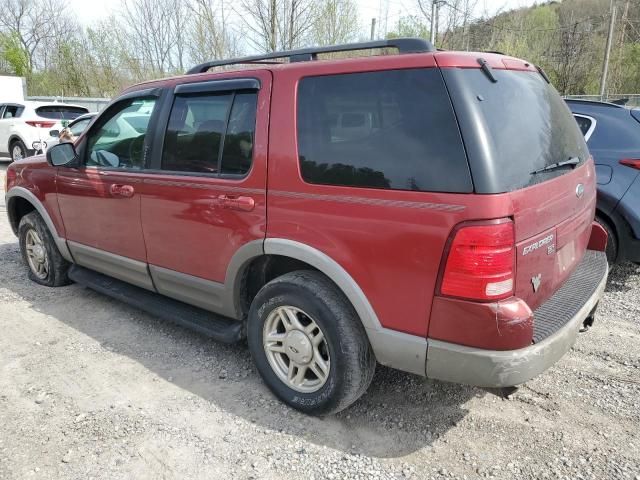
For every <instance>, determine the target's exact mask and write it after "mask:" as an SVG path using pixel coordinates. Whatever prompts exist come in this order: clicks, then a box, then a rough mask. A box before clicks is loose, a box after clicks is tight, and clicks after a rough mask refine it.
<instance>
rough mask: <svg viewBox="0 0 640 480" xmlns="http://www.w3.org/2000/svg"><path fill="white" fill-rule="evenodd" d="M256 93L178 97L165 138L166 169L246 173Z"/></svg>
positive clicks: (253, 125)
mask: <svg viewBox="0 0 640 480" xmlns="http://www.w3.org/2000/svg"><path fill="white" fill-rule="evenodd" d="M255 122H256V94H255V93H237V94H233V93H225V94H213V93H212V94H193V95H188V96H178V97H176V99H175V101H174V104H173V108H172V110H171V116H170V118H169V125H168V127H167V132H166V136H165V140H164V149H163V153H162V169H163V170H173V171H181V172H195V173H209V174H220V173H222V174H241V175H242V174H245V173H247V172H248V171H249V169H250V167H251V158H252V153H253V135H254V130H255Z"/></svg>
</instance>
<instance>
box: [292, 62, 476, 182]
mask: <svg viewBox="0 0 640 480" xmlns="http://www.w3.org/2000/svg"><path fill="white" fill-rule="evenodd" d="M297 118H298V125H297V127H298V132H297V133H298V155H299V160H300V170H301V173H302V177H303V178H304V180H305V181H307V182H309V183H316V184H325V185H343V186H353V187H368V188H381V189H393V190H417V191H425V192H426V191H434V192H464V193H466V192H471V191H473V185H472V182H471V175H470V172H469V167H468V164H467V159H466V155H465V151H464V147H463V144H462V140H461V137H460V132H459V129H458V125H457V122H456V118H455V115H454V112H453V107H452V106H451V102H450V100H449V96H448V94H447V91H446V88H445V85H444V81H443V79H442V76H441V74H440V72H439V70H438V69H407V70H388V71H381V72H371V73H353V74H343V75H330V76H322V77H307V78H304V79H302V80H301V82H300V85H299V88H298V117H297Z"/></svg>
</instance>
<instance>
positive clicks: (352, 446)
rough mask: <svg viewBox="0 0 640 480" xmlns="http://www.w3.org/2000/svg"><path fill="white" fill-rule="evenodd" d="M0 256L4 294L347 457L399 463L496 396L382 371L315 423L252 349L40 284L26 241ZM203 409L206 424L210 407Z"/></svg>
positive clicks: (239, 410) (210, 397)
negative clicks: (275, 388)
mask: <svg viewBox="0 0 640 480" xmlns="http://www.w3.org/2000/svg"><path fill="white" fill-rule="evenodd" d="M0 259H2V262H3V263H4V266H5V267H6V270H5V271H4V272H3V273H2V276H3V282H2V284H0V288H3V289H7V290H9V293H8V294H9V295H10V296H12V297H13V298H14V299H16V300H18V299H22V300H24V301H26V302H29V303H30V306H31V308H32V309H34V310H36V311H38V312H41V313H43V314H46V315H50V316H52V317H54V318H56V319H57V320H60V321H61V322H63V323H65V324H66V325H68V326H70V327H72V328H73V329H75V330H77V331H79V332H81V333H83V334H85V335H88V336H90V337H91V338H93V339H95V340H96V341H97V342H99V343H100V345H101V346H102V347H103V348H105V349H107V350H109V351H111V352H114V353H116V354H118V355H123V356H126V357H128V358H130V359H132V360H134V361H135V362H138V363H140V364H142V365H143V366H144V367H145V368H146V369H148V370H149V371H151V372H153V373H154V374H156V375H158V376H159V377H162V378H163V379H165V380H166V381H168V382H171V383H173V384H174V385H177V386H178V387H180V388H182V389H184V390H186V391H189V392H191V393H193V394H195V395H198V396H199V397H201V398H202V399H204V400H205V401H206V402H208V403H209V404H210V405H212V406H215V407H217V408H220V409H223V410H225V411H227V412H229V413H231V414H233V415H237V416H239V417H242V418H244V419H246V420H247V421H250V422H254V423H256V424H257V425H260V426H262V427H263V428H267V429H270V430H274V431H279V432H282V433H285V434H289V435H293V436H297V437H300V438H304V439H305V440H306V441H310V442H313V443H315V444H317V445H321V446H322V445H325V446H327V447H330V448H334V449H338V450H341V451H343V452H345V453H351V454H364V455H367V456H375V457H399V456H404V455H407V454H409V453H412V452H414V451H417V450H419V449H422V448H424V447H425V446H428V445H430V444H431V443H432V442H433V441H434V440H435V439H437V438H438V437H440V436H441V435H443V434H444V433H446V432H447V431H448V430H449V429H450V428H452V427H454V426H455V425H456V424H457V423H458V422H460V421H461V420H462V419H463V418H464V417H465V415H466V414H467V412H468V411H467V410H466V408H465V404H466V403H467V402H468V401H469V400H470V399H471V398H473V397H474V396H482V395H485V394H486V392H485V391H483V390H480V389H476V388H473V387H466V386H461V385H455V384H447V383H442V382H437V381H431V380H427V379H424V378H421V377H418V376H414V375H410V374H405V373H402V372H398V371H395V370H391V369H388V368H385V367H380V366H379V367H378V369H377V372H376V375H375V377H374V379H373V382H372V384H371V387H370V388H369V391H368V392H367V393H366V394H365V395H364V396H363V397H362V398H361V399H360V400H359V401H358V402H356V403H355V404H354V405H353V406H352V407H350V408H349V409H347V410H345V411H343V412H341V413H339V414H338V415H335V416H331V417H326V418H314V417H308V416H306V415H302V414H300V413H298V412H296V411H295V410H293V409H290V408H288V407H286V406H284V405H283V404H281V403H280V402H279V401H278V400H277V399H276V398H275V397H273V396H272V395H271V393H270V392H269V391H268V390H267V388H266V387H265V386H264V384H263V383H262V381H261V380H260V377H259V376H258V373H257V371H256V370H255V368H254V367H253V364H252V361H251V357H250V354H249V351H248V348H247V346H246V344H244V343H242V344H238V345H224V344H220V343H216V342H213V341H211V340H209V339H207V338H205V337H202V336H200V335H198V334H196V333H193V332H190V331H188V330H185V329H183V328H181V327H177V326H174V325H171V324H168V323H165V322H162V321H161V320H158V319H156V318H154V317H151V316H149V315H147V314H146V313H144V312H141V311H139V310H137V309H135V308H132V307H129V306H127V305H124V304H122V303H120V302H117V301H114V300H111V299H110V298H108V297H106V296H103V295H101V294H98V293H96V292H93V291H91V290H89V289H85V288H83V287H80V286H76V285H72V286H68V287H63V288H58V289H51V288H47V287H40V286H37V285H35V284H32V283H31V282H30V281H29V280H28V279H27V276H26V270H25V267H24V266H23V264H22V261H21V259H20V255H19V250H18V244H17V243H12V244H0ZM149 383H150V381H149ZM163 385H164V384H163V383H161V382H159V383H150V384H149V385H145V386H144V387H143V388H145V389H147V390H148V389H150V388H153V389H154V390H155V389H159V392H158V393H157V394H158V395H163V394H164V392H161V390H162V389H163V388H164V387H163ZM117 388H118V390H121V389H123V388H126V386H122V385H119V386H117ZM152 395H153V393H152ZM132 396H133V395H132ZM202 412H203V413H202V415H203V416H204V418H203V421H205V418H206V416H207V415H208V411H207V410H204V409H203V410H202ZM231 434H233V433H232V432H231Z"/></svg>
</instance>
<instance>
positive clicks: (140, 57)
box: [120, 0, 187, 75]
mask: <svg viewBox="0 0 640 480" xmlns="http://www.w3.org/2000/svg"><path fill="white" fill-rule="evenodd" d="M185 17H186V8H185V5H184V2H176V1H174V0H124V2H123V15H122V18H121V25H122V26H123V27H124V28H123V31H122V36H121V37H120V38H121V40H122V41H121V42H120V46H121V48H122V49H123V50H124V51H125V52H126V55H127V61H128V63H129V64H130V65H132V66H133V64H135V63H136V62H138V63H139V64H140V70H141V72H143V73H147V72H148V73H150V74H152V75H163V74H165V73H167V72H172V71H182V70H183V69H184V53H185V33H184V32H185V25H186V22H187V20H186V18H185Z"/></svg>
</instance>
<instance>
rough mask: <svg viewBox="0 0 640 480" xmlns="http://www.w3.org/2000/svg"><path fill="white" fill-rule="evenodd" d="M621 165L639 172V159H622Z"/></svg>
mask: <svg viewBox="0 0 640 480" xmlns="http://www.w3.org/2000/svg"><path fill="white" fill-rule="evenodd" d="M620 163H621V164H622V165H626V166H627V167H631V168H635V169H636V170H640V158H623V159H622V160H620Z"/></svg>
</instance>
